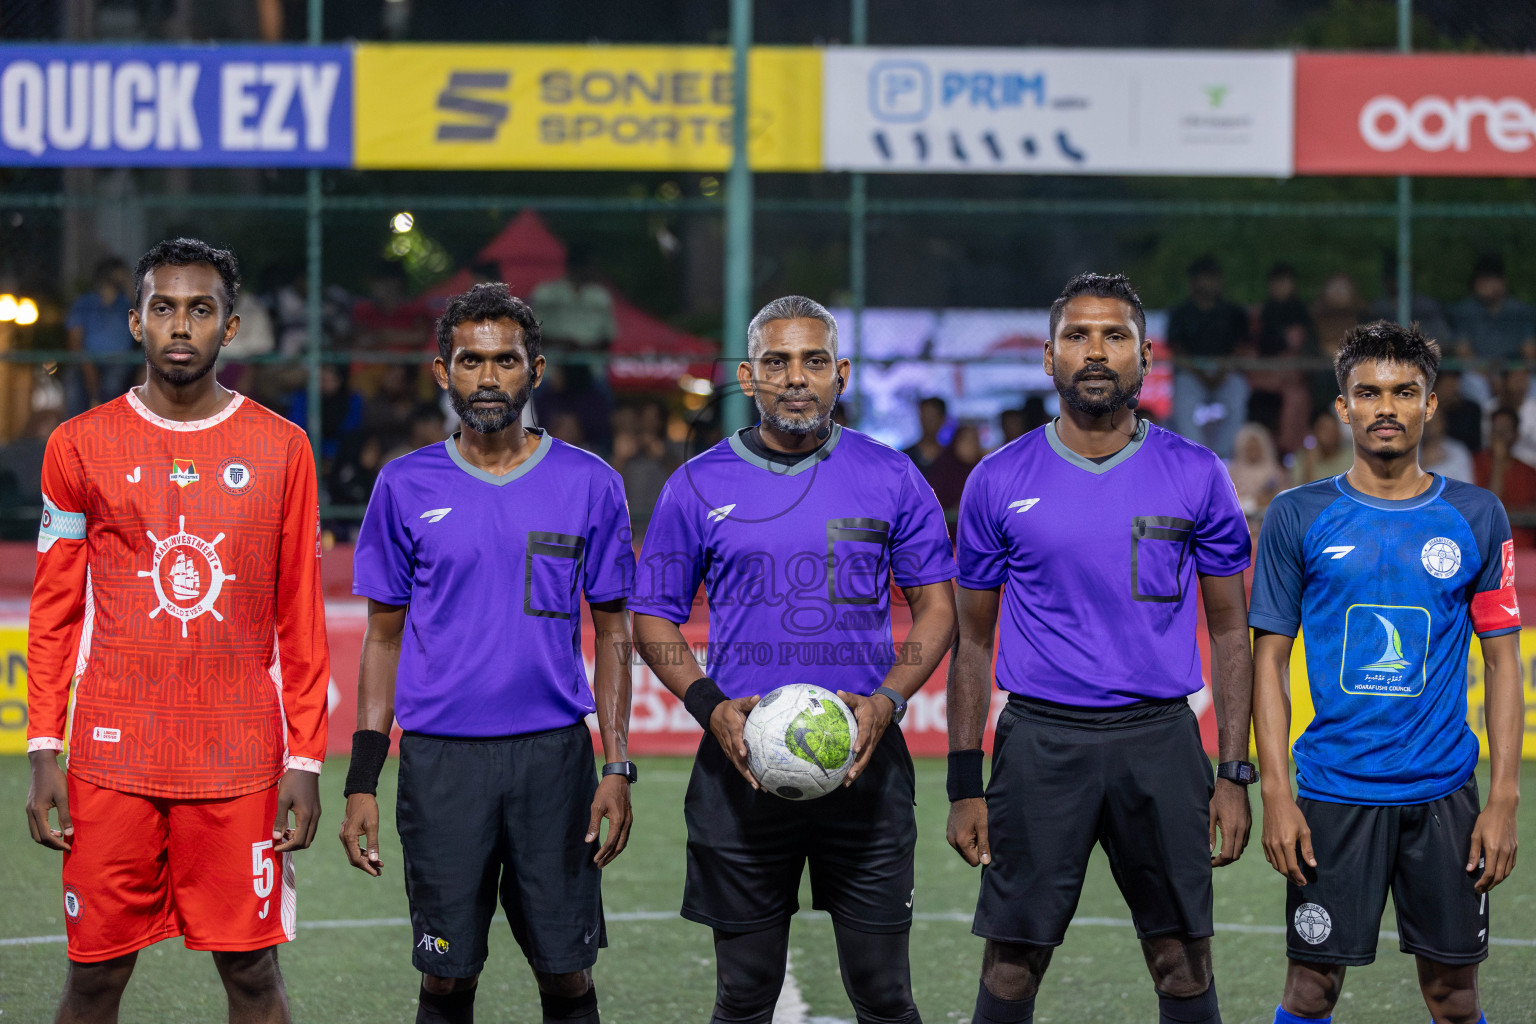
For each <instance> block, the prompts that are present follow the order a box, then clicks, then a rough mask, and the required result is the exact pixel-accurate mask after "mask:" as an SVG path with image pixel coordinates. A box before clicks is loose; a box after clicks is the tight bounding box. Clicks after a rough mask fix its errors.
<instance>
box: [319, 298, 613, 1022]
mask: <svg viewBox="0 0 1536 1024" xmlns="http://www.w3.org/2000/svg"><path fill="white" fill-rule="evenodd" d="M437 344H438V357H437V359H436V360H435V361H434V362H433V364H432V371H433V375H434V376H435V377H436V379H437V383H438V386H439V387H441V388H444V389H446V390H447V392H448V397H449V399H450V400H451V401H452V403H453V408H454V410H455V411H456V412H457V413H458V414H459V419H460V420H461V421H462V423H463V425H464V429H463V431H462V432H460V433H458V434H455V435H454V436H453V437H450V438H449V439H448V440H446V441H444V442H442V443H440V444H434V445H429V446H428V447H426V448H422V449H421V450H419V451H416V452H413V453H411V454H410V455H407V456H405V457H403V458H400V459H397V460H395V461H394V462H391V463H390V464H389V465H388V466H386V467H385V468H384V471H383V472H382V473H381V474H380V475H379V480H378V483H377V485H376V486H375V488H374V491H373V496H372V498H371V499H370V501H369V502H368V511H367V514H366V516H365V518H364V520H363V528H362V532H361V533H360V534H359V535H358V540H357V552H356V556H355V569H354V576H353V591H354V593H357V594H359V595H361V596H364V597H366V598H368V632H367V635H366V637H365V638H364V641H363V656H362V667H361V672H360V675H359V680H358V700H357V726H358V732H357V733H356V734H355V735H354V736H353V739H352V769H351V771H350V772H349V774H348V776H347V785H346V794H347V812H346V821H345V822H343V823H342V827H341V842H342V845H343V846H344V847H345V848H346V851H347V857H348V859H350V860H351V862H352V864H353V865H354V866H356V867H358V868H360V869H362V870H363V871H365V872H367V873H368V874H369V875H374V876H377V875H379V874H380V873H381V872H382V870H383V866H384V865H383V863H382V862H381V861H380V859H379V855H378V836H379V808H378V803H377V801H376V799H375V796H374V794H375V792H376V789H377V786H378V778H379V772H380V769H381V768H382V766H383V764H384V758H385V755H386V754H387V753H388V750H389V729H390V725H391V722H392V721H393V720H394V718H395V717H396V716H398V718H399V720H400V725H401V727H402V728H403V729H404V730H405V735H404V736H403V737H402V738H401V740H400V792H399V805H398V809H397V819H398V821H397V823H398V825H399V829H400V844H401V847H402V851H403V853H404V860H405V891H406V895H407V896H408V897H409V900H410V906H411V925H412V929H413V938H412V942H413V945H414V951H413V953H412V960H413V963H414V964H415V966H416V969H417V970H419V971H420V972H421V975H422V979H421V996H420V1003H419V1005H418V1008H417V1013H416V1020H417V1022H418V1024H428V1022H431V1024H468V1022H469V1021H471V1020H472V1019H473V1016H474V1001H475V989H476V985H477V983H478V981H479V977H480V972H481V970H482V968H483V967H484V966H485V960H486V939H487V935H488V933H489V930H490V926H491V916H492V915H493V914H494V913H495V911H496V903H497V895H498V890H499V894H500V902H501V906H502V908H503V909H504V910H505V911H506V914H507V920H508V922H509V923H510V924H511V926H512V935H513V937H514V938H516V940H517V943H518V945H519V946H521V947H522V951H523V955H524V956H526V957H527V959H528V965H529V966H530V967H531V968H532V969H533V973H534V977H535V978H536V979H537V980H538V986H539V999H540V1002H541V1004H542V1010H543V1020H544V1021H545V1022H546V1024H553V1022H556V1021H559V1022H574V1021H580V1022H583V1024H596V1022H597V1020H598V1014H597V991H596V989H595V988H593V985H592V972H591V968H592V964H593V962H594V961H595V960H596V959H597V950H598V947H599V946H602V945H606V939H605V933H604V929H603V907H602V899H601V895H600V893H599V889H598V881H599V877H600V870H601V868H602V867H603V866H604V865H606V864H608V863H610V862H611V861H612V860H613V858H614V857H616V856H618V855H619V853H620V852H621V851H622V850H623V849H624V844H625V842H626V841H627V840H628V837H629V826H630V804H629V786H630V784H631V783H632V782H634V781H635V768H634V765H633V764H631V763H630V762H629V761H628V760H626V759H625V758H626V754H625V745H626V738H627V733H628V729H629V693H630V679H629V627H628V622H627V613H626V610H625V600H626V599H627V598H628V596H629V591H630V587H631V584H632V582H633V579H634V550H633V548H632V547H631V540H630V531H629V513H628V510H627V508H626V506H625V503H624V489H623V485H622V483H621V482H620V480H619V475H618V474H617V473H616V472H614V471H613V470H612V469H610V468H609V467H608V466H607V465H605V464H604V463H603V461H602V460H601V459H599V458H597V456H595V455H592V454H590V453H588V452H585V451H582V450H581V449H579V448H573V447H571V446H569V445H567V444H564V443H563V442H561V441H557V440H555V439H554V438H553V437H551V436H550V435H548V434H546V433H543V432H541V431H537V430H531V429H525V428H524V427H523V425H522V421H521V416H522V411H523V406H524V405H526V404H527V402H528V398H529V395H530V394H532V392H533V389H534V388H535V387H536V386H537V385H538V383H539V379H540V378H541V377H542V376H543V374H544V356H543V355H542V354H541V353H540V338H539V324H538V321H536V320H535V319H534V317H533V311H532V310H530V309H529V308H528V306H527V305H526V304H525V303H524V302H523V301H522V300H521V299H518V298H515V297H514V296H512V295H511V293H510V292H508V290H507V287H506V285H503V284H482V285H476V286H475V287H474V288H473V289H472V290H471V291H469V292H466V293H465V294H462V295H456V296H454V297H453V298H452V299H450V300H449V302H448V306H447V308H446V309H445V310H444V312H443V315H442V318H441V319H440V320H438V322H437ZM583 594H585V595H586V599H587V602H588V604H589V605H590V606H591V609H592V619H593V623H594V625H595V626H596V630H597V646H596V660H597V664H596V674H595V679H594V682H593V684H592V686H591V687H589V686H588V685H587V677H586V672H585V669H584V667H583V663H582V654H581V640H580V628H581V608H580V606H579V604H578V602H579V601H580V599H581V595H583ZM594 694H595V701H594ZM594 712H595V713H596V715H597V722H598V727H599V729H600V730H601V732H602V742H603V751H604V755H605V759H606V760H607V762H608V763H607V764H606V765H605V766H604V767H603V772H602V780H601V782H599V780H598V778H597V773H596V771H595V769H594V767H593V762H592V741H591V737H590V734H589V733H588V731H587V726H586V724H585V722H584V719H585V718H586V716H587V715H590V714H593V713H594ZM604 818H606V819H608V831H607V837H606V838H604V839H602V840H601V842H599V827H600V822H601V821H602V819H604ZM360 839H365V840H366V844H367V845H366V847H364V846H360V845H359V840H360Z"/></svg>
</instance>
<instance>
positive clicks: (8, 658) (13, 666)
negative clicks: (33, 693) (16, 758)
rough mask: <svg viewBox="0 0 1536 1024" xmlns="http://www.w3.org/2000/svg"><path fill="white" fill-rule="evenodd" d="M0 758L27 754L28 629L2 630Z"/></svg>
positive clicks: (12, 626)
mask: <svg viewBox="0 0 1536 1024" xmlns="http://www.w3.org/2000/svg"><path fill="white" fill-rule="evenodd" d="M0 658H4V659H5V672H4V674H3V675H0V754H25V753H26V752H27V626H26V623H22V624H20V625H9V626H0Z"/></svg>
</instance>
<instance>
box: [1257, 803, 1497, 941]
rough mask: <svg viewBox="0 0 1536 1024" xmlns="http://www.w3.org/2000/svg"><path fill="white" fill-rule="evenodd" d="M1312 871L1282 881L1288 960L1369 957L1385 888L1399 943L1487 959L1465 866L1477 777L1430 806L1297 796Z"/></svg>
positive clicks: (1483, 919)
mask: <svg viewBox="0 0 1536 1024" xmlns="http://www.w3.org/2000/svg"><path fill="white" fill-rule="evenodd" d="M1297 805H1298V806H1299V807H1300V808H1301V813H1302V814H1304V815H1306V818H1307V826H1308V827H1309V828H1310V829H1311V830H1312V852H1313V854H1314V855H1315V856H1316V857H1317V867H1316V868H1315V869H1314V868H1310V867H1307V866H1306V865H1305V864H1303V865H1302V869H1303V870H1304V871H1305V872H1306V874H1307V884H1306V885H1305V886H1298V885H1296V884H1295V883H1294V882H1287V883H1286V887H1285V888H1286V893H1285V918H1286V932H1285V952H1286V955H1287V956H1289V957H1290V958H1291V959H1292V960H1307V961H1313V962H1316V963H1324V964H1345V965H1348V966H1358V965H1361V964H1368V963H1370V962H1371V961H1372V960H1375V959H1376V941H1377V938H1378V935H1379V932H1380V929H1381V912H1382V910H1383V909H1384V908H1385V907H1386V905H1387V891H1388V890H1389V889H1390V890H1391V892H1392V905H1393V907H1394V908H1395V909H1396V910H1397V932H1398V948H1399V949H1401V950H1402V951H1403V952H1404V953H1412V954H1413V955H1415V956H1422V957H1424V958H1425V959H1426V960H1433V961H1435V962H1436V963H1441V964H1475V963H1480V962H1482V961H1483V960H1486V959H1487V958H1488V896H1487V894H1485V893H1480V892H1478V891H1477V890H1476V889H1475V888H1474V885H1475V883H1476V882H1477V879H1478V878H1479V877H1481V875H1482V869H1481V868H1479V869H1477V870H1476V871H1470V872H1469V871H1467V869H1466V868H1467V853H1468V852H1469V851H1470V850H1471V849H1472V830H1473V828H1475V827H1476V825H1477V814H1478V802H1477V780H1476V779H1475V778H1469V779H1468V780H1467V781H1466V783H1465V784H1464V785H1463V786H1462V787H1461V788H1460V789H1458V790H1457V791H1456V792H1454V793H1451V794H1450V795H1448V796H1443V797H1441V798H1440V799H1439V800H1434V801H1431V802H1430V803H1427V804H1406V805H1402V806H1396V807H1372V806H1362V805H1359V804H1335V803H1329V802H1327V801H1324V800H1311V799H1308V798H1306V797H1302V798H1301V799H1300V800H1298V801H1297Z"/></svg>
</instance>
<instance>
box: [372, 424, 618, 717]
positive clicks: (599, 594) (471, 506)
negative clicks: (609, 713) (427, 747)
mask: <svg viewBox="0 0 1536 1024" xmlns="http://www.w3.org/2000/svg"><path fill="white" fill-rule="evenodd" d="M634 570H635V553H634V547H633V545H632V542H631V538H630V530H629V510H628V508H627V507H626V505H625V502H624V485H623V483H622V482H621V481H620V479H619V474H618V473H616V472H614V471H613V470H612V469H611V468H609V467H608V466H607V465H606V464H605V463H604V462H603V461H602V460H601V459H599V458H598V457H597V456H596V455H593V454H591V453H589V452H585V451H582V450H581V449H580V448H573V447H571V446H570V445H568V444H566V443H565V442H563V441H558V440H556V439H554V438H552V437H550V436H549V435H548V434H543V435H542V436H540V437H539V444H538V448H536V449H535V450H534V453H533V454H532V455H530V456H529V457H528V458H527V459H526V460H525V461H524V462H523V463H522V465H520V466H518V467H517V468H516V469H514V470H512V472H510V473H507V474H505V475H503V476H497V475H495V474H493V473H487V472H486V471H485V470H483V469H477V468H476V467H474V466H472V465H470V464H469V462H467V461H466V460H465V458H464V456H463V455H462V454H460V452H459V446H458V443H457V441H456V440H455V439H454V438H449V439H448V440H446V441H444V442H442V443H441V444H434V445H428V446H427V447H425V448H422V449H420V450H418V451H414V452H412V453H411V454H409V455H406V456H404V457H403V458H399V459H396V460H395V461H393V462H391V463H389V464H388V465H386V466H385V467H384V469H383V471H382V472H380V474H379V479H378V483H377V484H375V485H374V488H373V496H372V497H371V498H370V499H369V500H368V512H367V514H366V516H365V517H364V519H363V528H362V530H361V532H359V533H358V536H357V550H356V553H355V554H354V555H353V570H352V592H353V593H354V594H358V595H360V596H362V597H370V598H373V599H374V600H376V601H383V602H384V603H386V604H403V605H408V606H409V607H408V608H407V610H406V613H405V638H404V643H403V644H402V646H401V650H400V671H399V675H398V676H397V677H396V683H395V717H396V718H398V719H399V721H400V725H401V727H402V728H405V729H409V730H411V731H413V732H422V733H429V734H432V735H436V736H467V737H485V736H512V735H518V734H521V733H528V732H538V731H540V730H543V729H557V728H561V727H563V726H568V725H573V724H575V723H576V722H579V721H581V720H582V718H584V717H585V716H587V715H589V714H591V713H592V711H593V702H592V690H591V687H590V686H588V684H587V674H586V669H585V667H584V665H583V662H582V657H581V607H580V602H581V596H582V594H583V593H584V594H585V595H586V599H587V600H588V601H590V602H593V603H597V602H602V601H612V600H615V599H617V598H622V597H628V596H629V592H630V589H631V586H632V584H633V581H634Z"/></svg>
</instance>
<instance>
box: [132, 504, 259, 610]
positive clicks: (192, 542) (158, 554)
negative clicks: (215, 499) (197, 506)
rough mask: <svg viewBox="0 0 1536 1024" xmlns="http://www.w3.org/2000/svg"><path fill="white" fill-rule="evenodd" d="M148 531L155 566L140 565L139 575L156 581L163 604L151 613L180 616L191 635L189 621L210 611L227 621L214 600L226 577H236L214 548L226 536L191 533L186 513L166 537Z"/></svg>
mask: <svg viewBox="0 0 1536 1024" xmlns="http://www.w3.org/2000/svg"><path fill="white" fill-rule="evenodd" d="M145 533H146V534H148V536H149V539H150V540H152V541H154V542H155V551H154V554H153V555H152V556H151V566H152V567H151V568H150V569H148V570H145V569H140V570H139V576H140V578H143V577H145V576H147V577H149V579H150V581H151V582H152V583H153V584H154V587H155V599H156V601H157V602H158V605H159V606H158V607H156V608H154V609H153V610H151V611H150V613H149V617H150V618H152V619H153V618H155V617H156V616H158V615H159V614H160V613H161V612H164V613H165V614H167V615H170V616H171V617H173V618H177V619H180V620H181V635H182V636H186V635H187V623H188V622H190V621H192V620H193V619H195V618H197V617H198V616H199V615H203V614H205V613H206V614H208V615H212V616H213V617H214V618H215V619H217V620H218V621H219V622H223V621H224V616H222V615H220V614H219V611H218V609H217V608H215V607H214V602H216V601H218V599H219V592H220V591H221V590H223V589H224V581H225V580H232V579H234V578H235V577H234V576H233V575H231V574H228V573H226V572H225V571H224V566H223V564H222V563H221V562H220V561H219V553H218V552H217V551H216V550H214V548H215V545H217V544H218V543H219V541H221V540H223V539H224V534H222V533H220V534H219V535H217V536H216V537H214V538H213V540H211V541H207V540H203V538H201V537H199V536H197V535H195V534H191V533H188V532H187V517H186V516H182V517H181V518H180V520H179V521H178V524H177V527H176V532H175V533H173V534H171V535H170V536H169V537H167V538H165V539H164V540H161V539H160V538H159V537H156V536H155V535H154V533H153V532H152V531H149V530H146V531H145Z"/></svg>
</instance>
